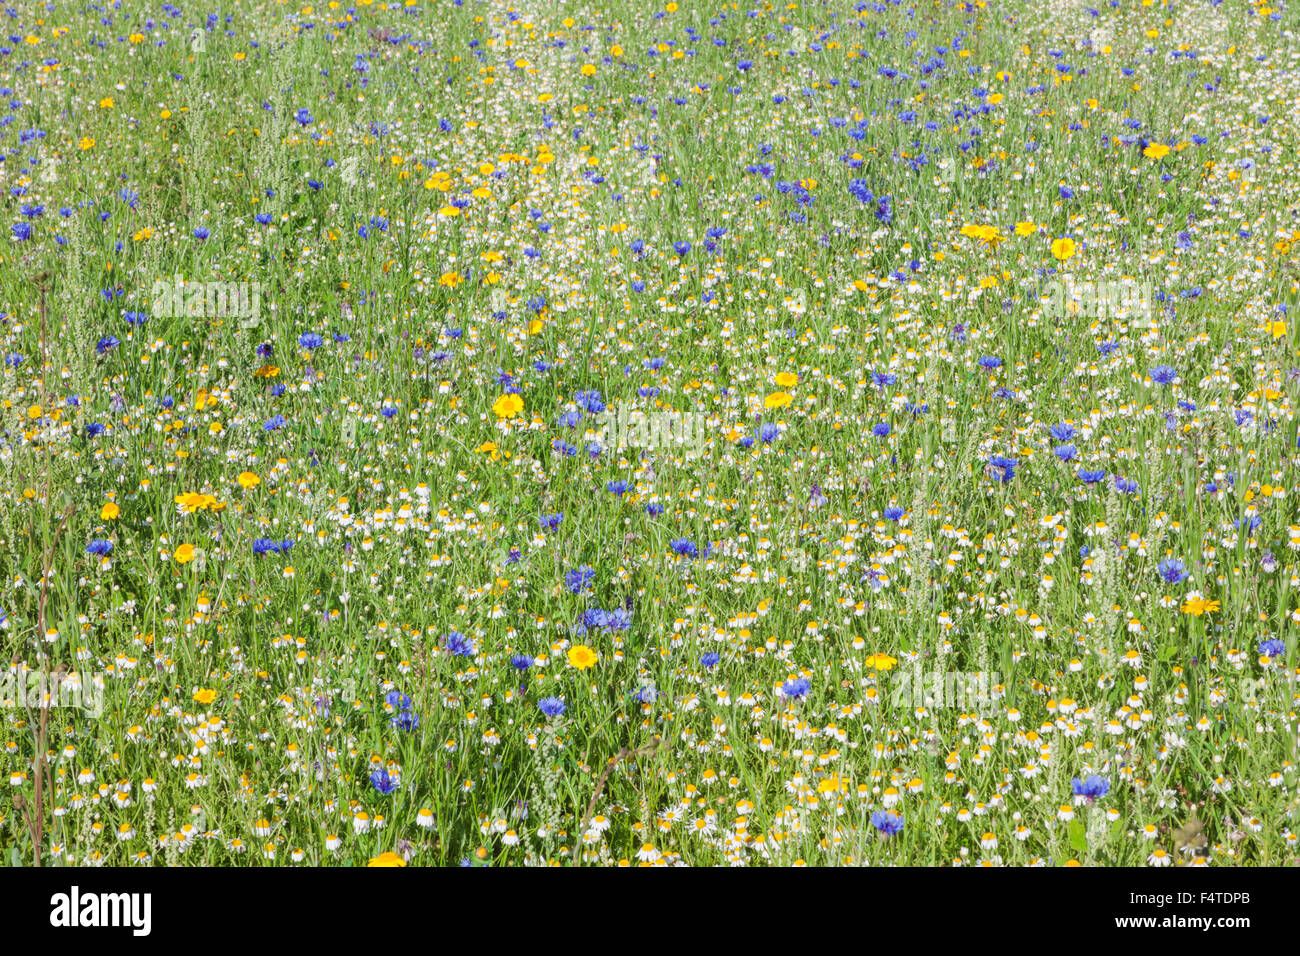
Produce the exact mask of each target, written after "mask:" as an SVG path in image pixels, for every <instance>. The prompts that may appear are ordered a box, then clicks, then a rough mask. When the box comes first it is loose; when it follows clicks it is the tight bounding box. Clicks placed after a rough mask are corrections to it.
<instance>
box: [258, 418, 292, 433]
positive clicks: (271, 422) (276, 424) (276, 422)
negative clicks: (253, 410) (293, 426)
mask: <svg viewBox="0 0 1300 956" xmlns="http://www.w3.org/2000/svg"><path fill="white" fill-rule="evenodd" d="M287 424H289V419H287V418H285V417H284V416H283V415H275V416H272V417H271V418H268V419H267V420H266V421H264V422H263V423H262V429H263V430H264V431H268V432H273V431H275V430H276V429H277V428H283V427H284V426H285V425H287Z"/></svg>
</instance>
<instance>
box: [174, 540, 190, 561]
mask: <svg viewBox="0 0 1300 956" xmlns="http://www.w3.org/2000/svg"><path fill="white" fill-rule="evenodd" d="M172 557H174V558H175V559H176V563H177V564H189V563H190V562H191V561H193V560H194V545H192V544H183V545H181V546H180V547H179V548H177V549H176V553H175V554H174V555H172Z"/></svg>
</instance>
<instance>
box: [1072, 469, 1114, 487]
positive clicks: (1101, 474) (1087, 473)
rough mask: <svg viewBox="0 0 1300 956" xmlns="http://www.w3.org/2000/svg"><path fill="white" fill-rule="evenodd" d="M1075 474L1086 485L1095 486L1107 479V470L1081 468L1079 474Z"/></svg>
mask: <svg viewBox="0 0 1300 956" xmlns="http://www.w3.org/2000/svg"><path fill="white" fill-rule="evenodd" d="M1075 474H1076V477H1077V478H1078V479H1079V480H1080V481H1082V482H1083V483H1084V484H1085V485H1095V484H1096V483H1097V482H1099V481H1101V480H1102V479H1103V478H1105V477H1106V469H1104V468H1098V469H1088V468H1080V469H1079V470H1078V472H1076V473H1075Z"/></svg>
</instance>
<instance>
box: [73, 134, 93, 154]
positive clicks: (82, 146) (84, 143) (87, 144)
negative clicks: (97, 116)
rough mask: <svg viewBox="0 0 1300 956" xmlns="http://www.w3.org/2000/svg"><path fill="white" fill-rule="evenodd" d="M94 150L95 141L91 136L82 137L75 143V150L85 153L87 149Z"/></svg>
mask: <svg viewBox="0 0 1300 956" xmlns="http://www.w3.org/2000/svg"><path fill="white" fill-rule="evenodd" d="M94 148H95V139H94V137H92V136H83V137H81V139H80V140H78V141H77V149H79V150H81V151H82V152H85V151H86V150H88V149H94Z"/></svg>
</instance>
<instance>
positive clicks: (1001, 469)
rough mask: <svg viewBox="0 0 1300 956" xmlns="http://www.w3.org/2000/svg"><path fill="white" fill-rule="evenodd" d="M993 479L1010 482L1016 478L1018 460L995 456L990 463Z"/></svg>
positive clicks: (990, 459)
mask: <svg viewBox="0 0 1300 956" xmlns="http://www.w3.org/2000/svg"><path fill="white" fill-rule="evenodd" d="M988 465H989V468H990V469H992V472H993V477H994V478H995V479H997V480H998V481H1001V482H1008V481H1010V480H1011V479H1012V478H1014V477H1015V476H1016V460H1015V459H1014V458H1007V457H1004V456H1003V455H993V456H992V457H991V458H989V461H988Z"/></svg>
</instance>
